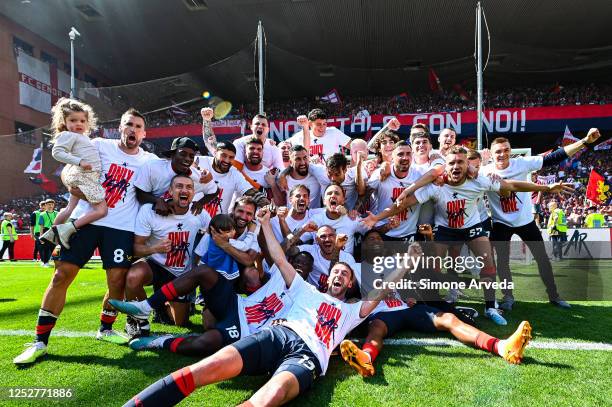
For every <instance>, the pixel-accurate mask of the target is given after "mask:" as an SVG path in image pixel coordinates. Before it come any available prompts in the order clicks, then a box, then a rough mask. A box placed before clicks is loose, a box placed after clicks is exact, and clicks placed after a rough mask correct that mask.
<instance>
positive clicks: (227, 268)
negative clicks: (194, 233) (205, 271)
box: [196, 214, 257, 280]
mask: <svg viewBox="0 0 612 407" xmlns="http://www.w3.org/2000/svg"><path fill="white" fill-rule="evenodd" d="M212 229H214V230H215V231H217V232H219V233H220V234H221V237H222V238H223V240H224V241H226V242H228V243H229V244H230V245H231V246H233V247H235V248H236V249H238V250H241V251H246V250H248V249H249V248H250V247H251V245H252V244H253V241H254V240H255V239H256V238H257V236H256V234H255V230H256V229H257V225H256V224H255V223H253V222H251V223H249V225H248V226H247V233H246V237H245V239H244V240H237V239H234V237H235V235H236V224H235V223H234V220H233V219H232V218H231V216H229V215H225V214H218V215H215V216H214V217H213V218H212V220H211V221H210V225H209V227H208V231H209V234H208V235H206V236H204V237H203V238H202V240H203V242H202V243H201V244H204V245H206V244H207V245H208V248H207V250H206V251H205V252H204V253H202V251H201V250H202V247H198V249H200V250H197V249H196V252H200V253H202V257H201V259H200V262H202V263H204V264H206V265H208V266H209V267H211V268H213V269H215V270H216V271H218V272H219V273H221V274H223V275H224V276H226V278H227V279H228V280H232V279H234V278H236V277H238V274H239V270H238V263H237V262H236V260H234V258H233V257H232V256H230V255H229V254H228V253H226V252H225V251H224V250H223V249H222V248H221V247H219V246H218V245H217V244H216V243H215V240H214V239H212V237H211V234H210V233H211V230H212Z"/></svg>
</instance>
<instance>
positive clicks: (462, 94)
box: [453, 83, 470, 102]
mask: <svg viewBox="0 0 612 407" xmlns="http://www.w3.org/2000/svg"><path fill="white" fill-rule="evenodd" d="M453 89H454V90H455V92H457V94H458V95H459V97H460V98H461V100H463V101H464V102H467V101H468V100H470V96H469V95H468V94H467V92H466V91H465V89H463V86H461V84H459V83H456V84H454V85H453Z"/></svg>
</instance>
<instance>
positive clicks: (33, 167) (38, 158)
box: [23, 144, 43, 174]
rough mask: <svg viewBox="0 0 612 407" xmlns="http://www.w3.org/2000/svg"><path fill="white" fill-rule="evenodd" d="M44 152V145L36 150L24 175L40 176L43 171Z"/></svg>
mask: <svg viewBox="0 0 612 407" xmlns="http://www.w3.org/2000/svg"><path fill="white" fill-rule="evenodd" d="M42 151H43V149H42V144H41V145H40V147H38V148H35V149H34V152H33V153H32V161H30V164H28V166H27V167H26V169H25V170H23V172H24V174H40V171H41V170H42Z"/></svg>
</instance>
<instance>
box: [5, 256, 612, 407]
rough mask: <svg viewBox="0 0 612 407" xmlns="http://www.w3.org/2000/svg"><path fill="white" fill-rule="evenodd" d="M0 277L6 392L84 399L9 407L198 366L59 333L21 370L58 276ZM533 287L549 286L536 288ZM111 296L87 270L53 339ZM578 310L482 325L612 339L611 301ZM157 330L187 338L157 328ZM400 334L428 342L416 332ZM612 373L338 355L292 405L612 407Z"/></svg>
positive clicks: (524, 313) (250, 387)
mask: <svg viewBox="0 0 612 407" xmlns="http://www.w3.org/2000/svg"><path fill="white" fill-rule="evenodd" d="M609 266H610V264H609V263H608V264H607V267H608V269H609ZM513 270H516V271H517V272H519V274H524V275H525V276H528V277H529V276H531V277H534V276H536V275H537V273H536V271H535V270H534V267H533V266H515V267H514V268H513ZM0 275H1V276H2V284H0V352H1V355H2V357H1V358H0V372H1V373H0V387H1V388H5V387H7V386H19V387H54V388H72V389H73V391H74V395H75V396H74V398H73V399H72V400H70V401H49V400H44V401H42V400H9V399H7V398H6V391H4V392H3V394H4V395H5V398H3V399H0V405H1V406H4V405H6V406H30V405H32V406H43V405H44V406H46V405H56V404H62V405H64V404H65V405H74V406H99V407H102V406H120V405H122V404H123V403H124V402H125V401H127V400H128V399H130V398H131V397H132V396H133V395H134V394H136V393H137V392H138V391H140V390H141V389H143V388H144V387H146V386H147V385H149V384H151V383H153V382H154V381H156V380H157V379H159V378H161V377H163V376H165V375H167V374H168V373H170V372H172V371H174V370H176V369H178V368H180V367H182V366H185V365H187V364H190V363H192V362H193V361H194V360H195V359H192V358H187V357H181V356H177V355H174V354H170V353H167V352H163V351H159V352H150V351H147V352H138V353H136V352H133V351H131V350H130V349H129V348H127V347H121V346H117V345H112V344H109V343H104V342H99V341H96V340H95V339H94V338H93V336H92V337H61V336H57V335H56V336H54V335H53V334H52V336H51V339H50V342H49V345H50V346H49V355H47V356H45V357H44V358H43V359H42V361H41V362H39V363H37V364H35V365H33V366H31V367H28V368H23V369H18V368H16V367H15V366H14V365H13V363H12V359H13V357H14V356H16V355H17V354H18V353H20V352H21V351H22V349H23V344H24V343H26V342H29V341H31V340H32V339H33V331H34V325H35V322H36V315H37V311H38V308H39V306H40V300H41V297H42V294H43V292H44V289H45V287H46V286H47V284H48V282H49V279H50V277H51V275H52V270H51V269H44V268H40V267H39V266H37V265H34V264H33V263H18V264H15V263H2V264H0ZM534 280H538V281H539V279H531V280H530V281H534ZM528 281H529V280H528ZM523 284H526V282H520V283H519V287H520V286H521V285H523ZM105 291H106V282H105V277H104V272H103V270H101V269H100V268H99V265H97V264H95V263H94V264H91V265H89V266H88V267H87V268H85V269H83V270H82V271H81V272H80V274H79V275H78V277H77V279H76V280H75V282H74V283H73V285H72V286H71V288H70V289H69V291H68V299H67V303H66V307H65V309H64V312H63V313H62V315H61V317H60V319H59V320H58V323H57V325H56V328H55V331H62V332H77V333H91V334H92V335H93V333H94V332H95V330H96V329H97V327H98V324H99V314H100V307H101V299H102V296H103V295H104V292H105ZM572 305H573V308H572V309H571V310H569V311H565V310H560V309H556V308H554V307H552V306H550V305H548V304H547V303H542V302H519V303H517V304H516V308H515V310H514V311H513V312H512V313H510V314H507V317H508V321H509V324H508V326H506V327H497V326H494V325H493V324H492V323H490V322H489V321H487V320H485V319H483V318H482V317H480V318H479V324H480V328H481V329H483V330H485V331H487V332H489V333H490V334H492V335H495V336H498V337H501V338H504V337H506V336H507V335H509V334H510V333H511V332H512V331H513V330H514V328H515V327H516V325H517V324H518V323H519V322H520V321H521V320H523V319H527V320H529V321H530V322H531V324H532V326H533V337H534V341H537V342H540V343H543V342H551V343H569V342H572V343H589V342H601V343H606V344H611V343H612V302H610V301H608V302H604V301H599V302H573V303H572ZM478 308H481V307H480V306H479V307H478ZM479 310H480V309H479ZM480 311H481V310H480ZM191 321H192V323H193V324H194V327H195V329H196V330H201V329H200V328H199V327H198V324H199V323H200V322H201V319H200V317H199V316H198V315H194V316H192V318H191ZM124 322H125V317H124V316H120V317H119V318H118V321H117V323H116V325H115V327H116V328H117V329H123V323H124ZM152 330H153V331H155V332H162V331H163V332H187V330H186V329H183V328H176V327H168V326H165V325H157V324H153V325H152ZM21 331H26V332H21ZM440 336H441V337H443V338H450V336H449V335H444V334H443V335H440ZM399 337H400V338H422V337H427V336H423V335H419V334H415V333H413V332H409V331H406V332H403V333H402V334H401V335H399ZM611 366H612V352H611V351H610V350H560V349H539V348H537V349H536V348H528V349H527V352H526V357H525V359H524V361H523V364H522V365H520V366H511V365H509V364H507V363H506V362H505V361H504V360H502V359H501V358H499V357H494V356H492V355H490V354H488V353H485V352H483V351H479V350H476V349H472V348H469V347H465V346H464V347H457V346H402V345H393V346H391V345H390V346H387V347H385V348H384V349H383V351H382V352H381V355H380V356H379V358H378V360H377V361H376V365H375V367H376V369H377V372H376V376H375V377H373V378H370V379H366V380H364V379H362V378H361V377H360V376H358V375H357V374H356V373H355V372H354V371H353V370H352V369H351V368H349V367H348V366H347V365H345V364H344V363H343V362H342V360H341V359H340V358H339V357H332V361H331V363H330V367H329V370H328V374H327V375H326V376H325V377H322V378H319V379H318V380H317V382H316V383H315V386H314V389H313V390H311V391H310V392H309V393H308V394H306V395H304V396H302V397H300V398H299V399H298V400H297V401H295V402H294V403H293V405H298V406H326V405H331V406H425V405H427V406H438V405H440V406H466V405H475V406H507V405H516V406H523V405H532V406H575V405H580V406H603V405H610V404H609V403H610V400H611V399H612V378H611V373H612V367H611ZM265 380H266V379H265V378H264V377H242V378H237V379H234V380H231V381H227V382H224V383H220V384H217V385H214V386H210V387H207V388H205V389H199V390H197V391H196V392H195V393H194V394H193V395H192V396H191V397H189V398H188V399H187V400H185V401H184V402H183V403H182V404H181V405H185V406H196V405H197V406H202V405H205V406H231V405H236V404H238V403H240V402H241V401H244V400H245V399H247V398H248V397H249V396H250V395H251V394H252V393H253V392H254V391H255V390H256V389H257V388H258V387H259V386H260V385H262V384H263V383H264V382H265Z"/></svg>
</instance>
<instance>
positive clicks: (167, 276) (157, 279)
mask: <svg viewBox="0 0 612 407" xmlns="http://www.w3.org/2000/svg"><path fill="white" fill-rule="evenodd" d="M145 261H146V262H147V264H148V265H149V267H150V268H151V271H152V272H153V289H154V290H155V291H157V290H159V289H160V288H162V286H163V285H165V284H168V283H169V282H170V281H173V280H174V279H175V278H176V276H175V275H174V274H172V273H171V272H169V271H168V270H166V269H165V268H164V267H163V266H162V265H160V264H158V263H156V262H154V261H153V260H151V259H146V260H145ZM193 298H194V296H193V294H192V293H190V294H186V295H181V296H179V297H176V298H175V299H173V300H172V302H184V303H189V302H191V300H192V299H193Z"/></svg>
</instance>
